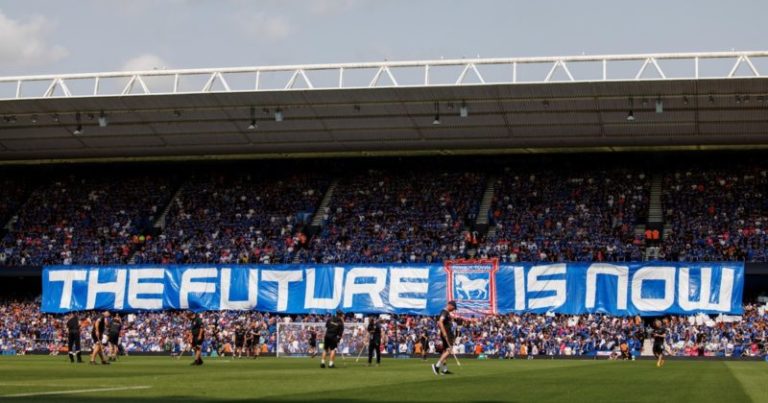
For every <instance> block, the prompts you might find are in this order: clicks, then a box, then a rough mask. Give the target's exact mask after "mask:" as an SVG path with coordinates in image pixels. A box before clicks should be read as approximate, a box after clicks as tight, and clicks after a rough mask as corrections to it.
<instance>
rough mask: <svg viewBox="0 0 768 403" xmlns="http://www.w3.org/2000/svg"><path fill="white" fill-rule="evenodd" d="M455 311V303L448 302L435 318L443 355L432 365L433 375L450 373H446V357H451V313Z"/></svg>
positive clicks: (448, 372) (447, 372)
mask: <svg viewBox="0 0 768 403" xmlns="http://www.w3.org/2000/svg"><path fill="white" fill-rule="evenodd" d="M455 310H456V301H448V304H446V306H445V309H443V310H442V311H440V316H438V317H437V327H438V329H439V330H440V340H442V342H443V353H442V354H441V355H440V359H438V360H437V363H436V364H433V365H432V372H434V373H435V375H438V374H442V375H447V374H450V373H451V372H450V371H448V364H447V362H448V356H449V355H451V350H452V349H453V336H454V335H453V318H452V317H451V312H453V311H455Z"/></svg>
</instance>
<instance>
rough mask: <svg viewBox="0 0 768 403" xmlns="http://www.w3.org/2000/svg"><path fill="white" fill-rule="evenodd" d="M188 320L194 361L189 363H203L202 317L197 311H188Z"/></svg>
mask: <svg viewBox="0 0 768 403" xmlns="http://www.w3.org/2000/svg"><path fill="white" fill-rule="evenodd" d="M189 320H190V321H191V322H192V323H191V324H190V327H189V344H190V345H191V346H192V349H193V351H194V352H195V361H193V362H192V364H190V365H203V358H202V354H203V340H205V333H204V332H205V330H204V329H203V319H201V318H200V315H198V314H197V313H194V312H190V313H189Z"/></svg>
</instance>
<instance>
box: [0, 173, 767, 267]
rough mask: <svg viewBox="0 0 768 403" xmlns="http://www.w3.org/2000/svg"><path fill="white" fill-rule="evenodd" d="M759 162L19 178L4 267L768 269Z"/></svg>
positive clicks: (4, 196) (9, 199)
mask: <svg viewBox="0 0 768 403" xmlns="http://www.w3.org/2000/svg"><path fill="white" fill-rule="evenodd" d="M426 161H429V160H426ZM750 161H752V160H749V159H747V161H743V162H741V163H739V164H734V165H732V166H728V167H724V168H721V167H717V166H713V167H707V166H702V168H701V169H691V168H688V169H678V168H675V167H667V168H665V167H658V168H656V169H654V171H653V174H649V173H648V169H641V168H626V167H622V166H621V165H619V164H616V163H610V164H605V166H600V167H596V168H573V167H571V165H569V164H568V163H563V164H553V165H552V166H544V165H538V166H533V167H526V166H522V165H516V166H510V167H507V168H499V166H498V165H493V164H488V165H483V164H477V166H473V165H472V166H471V165H470V164H469V163H467V164H463V165H456V166H452V165H445V164H438V163H434V164H432V163H429V162H427V163H424V164H417V163H413V162H407V163H406V162H404V163H402V164H400V165H396V166H388V167H385V168H381V167H378V168H373V166H375V164H373V163H371V164H370V165H368V164H360V165H355V164H352V163H350V167H352V168H353V169H341V170H340V169H338V167H335V168H334V167H333V166H327V167H325V168H322V167H321V168H311V169H309V168H306V167H303V166H296V167H290V168H287V166H284V165H281V167H280V168H279V169H274V170H272V171H269V170H265V169H263V167H249V166H244V167H237V168H234V167H230V168H222V167H218V168H215V169H213V170H211V171H198V173H192V174H186V173H185V174H178V173H175V172H178V171H179V169H169V170H168V171H167V172H159V173H157V172H154V171H153V172H152V173H147V172H146V171H147V170H146V169H144V170H138V171H137V172H132V171H129V170H120V171H116V170H114V169H113V170H110V171H108V172H106V173H105V174H103V175H101V174H100V173H97V172H87V171H84V170H79V171H72V172H69V173H68V172H66V171H65V172H63V173H59V172H56V173H55V174H53V175H47V176H43V175H37V176H34V180H29V181H27V180H23V175H16V174H15V176H9V177H8V178H6V179H3V180H2V182H0V185H2V189H1V190H0V219H2V221H3V222H5V223H8V222H10V225H9V226H8V228H6V229H5V230H4V235H3V236H2V238H1V239H0V266H40V265H51V264H65V265H66V264H118V263H119V264H141V263H261V264H270V263H294V262H295V263H306V262H312V263H348V262H355V263H396V262H440V261H443V260H446V259H454V258H471V257H480V258H485V257H498V258H500V260H501V261H502V262H514V261H534V262H537V261H546V262H562V261H631V260H644V259H646V258H649V257H648V256H650V258H657V259H659V260H670V261H715V260H727V261H748V262H766V261H768V232H767V231H766V224H767V223H768V197H766V194H765V191H766V189H768V187H767V186H768V168H766V167H765V166H764V164H763V165H761V163H760V162H759V161H758V162H750ZM679 165H680V166H683V167H686V166H696V164H694V163H690V164H685V163H681V164H679ZM469 166H471V168H468V167H469ZM17 176H18V177H22V179H21V180H20V179H19V178H18V177H17ZM651 176H654V177H657V178H659V179H660V180H661V185H662V186H661V189H662V190H661V193H662V194H661V207H662V212H663V213H662V216H663V217H662V218H663V228H662V226H659V227H658V228H656V227H655V229H653V231H655V234H656V238H654V240H653V241H652V242H651V243H652V244H653V246H654V248H653V250H652V252H653V253H651V254H646V248H647V247H648V245H649V243H648V241H647V239H645V237H644V235H643V232H642V228H643V225H645V224H646V220H647V218H648V211H649V204H650V189H651ZM489 177H493V178H496V179H495V181H496V182H495V193H494V196H493V199H492V202H491V205H490V211H489V213H488V214H489V221H490V230H489V231H487V236H486V231H485V230H484V229H483V228H478V227H477V226H476V225H475V224H476V219H477V215H478V214H479V209H480V206H479V205H480V203H481V201H482V199H483V194H484V190H485V188H486V185H487V183H488V182H487V181H488V178H489ZM31 178H32V176H30V178H29V179H31ZM334 181H336V182H337V184H336V186H335V190H334V192H333V193H332V197H331V198H330V204H329V205H328V206H327V207H324V210H323V211H320V214H321V215H322V216H323V217H322V218H323V225H322V226H321V227H320V228H312V227H310V226H309V225H308V224H309V223H310V222H311V220H312V218H313V216H314V215H315V214H316V213H317V212H318V209H319V208H320V206H321V200H323V197H324V195H325V194H326V192H327V190H328V189H329V186H330V184H331V183H332V182H334ZM174 194H175V195H176V197H173V195H174ZM166 209H167V215H166V216H165V217H164V220H160V221H159V222H158V220H159V219H160V218H161V216H162V215H163V213H164V212H165V211H166ZM11 218H13V219H11ZM480 230H482V232H481V231H480ZM660 230H661V234H660V235H661V236H660V239H659V232H660ZM649 231H650V230H649ZM653 231H651V233H654V232H653Z"/></svg>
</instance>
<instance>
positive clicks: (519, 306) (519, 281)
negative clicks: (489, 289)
mask: <svg viewBox="0 0 768 403" xmlns="http://www.w3.org/2000/svg"><path fill="white" fill-rule="evenodd" d="M515 310H516V311H523V310H525V267H522V266H515Z"/></svg>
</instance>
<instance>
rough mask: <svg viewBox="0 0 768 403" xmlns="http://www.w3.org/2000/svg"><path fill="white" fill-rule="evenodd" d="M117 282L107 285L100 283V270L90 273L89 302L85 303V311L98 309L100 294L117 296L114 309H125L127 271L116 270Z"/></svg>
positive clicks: (107, 283) (90, 271) (110, 282)
mask: <svg viewBox="0 0 768 403" xmlns="http://www.w3.org/2000/svg"><path fill="white" fill-rule="evenodd" d="M110 271H114V272H115V274H116V275H117V276H116V279H115V281H109V282H106V283H100V282H99V269H93V270H89V271H88V300H87V302H86V303H85V309H94V308H95V307H96V296H97V295H99V294H113V295H114V296H115V304H114V305H113V308H114V309H118V310H120V309H123V302H124V301H125V277H126V272H127V270H125V269H116V270H110Z"/></svg>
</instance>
